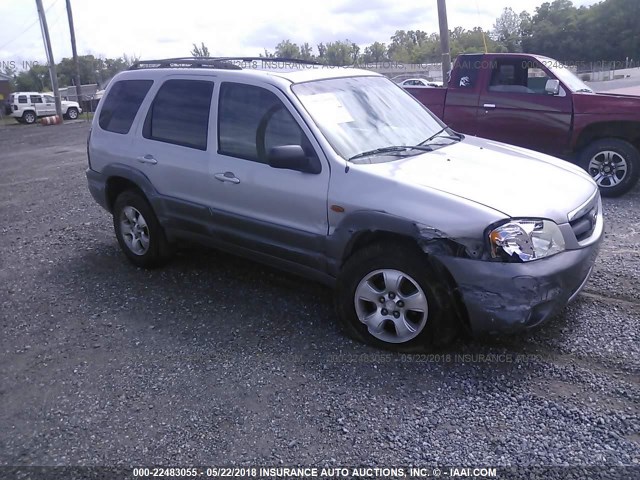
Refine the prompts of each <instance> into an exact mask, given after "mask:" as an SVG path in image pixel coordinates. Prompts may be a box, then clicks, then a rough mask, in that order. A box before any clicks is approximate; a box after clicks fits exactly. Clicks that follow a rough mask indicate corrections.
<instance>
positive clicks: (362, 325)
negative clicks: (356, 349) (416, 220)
mask: <svg viewBox="0 0 640 480" xmlns="http://www.w3.org/2000/svg"><path fill="white" fill-rule="evenodd" d="M451 301H452V300H451V294H450V292H449V291H448V289H447V288H446V285H445V282H444V281H443V279H442V278H441V277H440V275H439V272H438V269H437V268H435V266H434V265H432V264H431V262H430V261H429V260H428V258H427V256H426V254H424V253H423V252H421V251H419V250H418V248H417V246H415V245H412V244H410V243H408V242H407V243H406V244H404V243H402V242H399V243H398V244H390V243H377V244H374V245H371V246H368V247H365V248H364V249H362V250H360V251H358V252H356V253H355V254H354V255H353V256H352V257H351V258H349V259H348V260H347V262H346V263H345V265H344V267H343V269H342V272H341V274H340V276H339V278H338V283H337V290H336V307H337V310H338V318H339V320H340V323H341V325H342V327H343V330H344V331H345V333H347V335H349V336H350V337H352V338H354V339H355V340H359V341H362V342H365V343H368V344H370V345H373V346H375V347H378V348H384V349H388V350H394V351H399V352H416V351H421V350H424V349H426V348H428V347H430V346H432V345H434V344H436V343H437V344H439V345H442V344H443V343H447V342H448V341H450V340H451V338H452V337H453V336H454V335H452V332H455V327H454V325H455V318H454V317H453V316H451V317H450V316H449V314H450V313H452V312H453V311H454V309H453V308H451V305H450V303H451Z"/></svg>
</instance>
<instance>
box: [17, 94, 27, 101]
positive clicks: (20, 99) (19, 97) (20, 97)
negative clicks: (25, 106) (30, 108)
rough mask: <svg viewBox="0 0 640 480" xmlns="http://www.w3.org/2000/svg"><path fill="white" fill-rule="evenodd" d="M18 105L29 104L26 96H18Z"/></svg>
mask: <svg viewBox="0 0 640 480" xmlns="http://www.w3.org/2000/svg"><path fill="white" fill-rule="evenodd" d="M18 103H27V96H26V95H18Z"/></svg>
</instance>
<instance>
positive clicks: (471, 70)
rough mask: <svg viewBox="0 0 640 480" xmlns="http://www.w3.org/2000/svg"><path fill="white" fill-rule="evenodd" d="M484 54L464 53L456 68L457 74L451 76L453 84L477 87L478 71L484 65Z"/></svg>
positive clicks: (471, 87) (460, 86)
mask: <svg viewBox="0 0 640 480" xmlns="http://www.w3.org/2000/svg"><path fill="white" fill-rule="evenodd" d="M482 58H483V57H482V55H463V56H461V57H459V59H458V63H457V64H456V67H457V68H456V69H454V73H455V76H454V77H452V78H451V84H452V86H453V87H457V88H470V89H473V88H475V87H476V84H477V82H478V72H479V71H480V68H482V66H483V63H484V62H483V60H482Z"/></svg>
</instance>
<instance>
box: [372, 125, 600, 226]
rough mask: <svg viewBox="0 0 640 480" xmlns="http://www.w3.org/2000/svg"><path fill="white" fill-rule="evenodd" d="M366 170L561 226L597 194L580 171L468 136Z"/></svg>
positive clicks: (502, 210)
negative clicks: (570, 214) (371, 169)
mask: <svg viewBox="0 0 640 480" xmlns="http://www.w3.org/2000/svg"><path fill="white" fill-rule="evenodd" d="M369 167H371V168H373V169H374V170H376V172H377V173H378V174H381V175H385V176H386V177H387V178H389V177H390V178H392V179H393V180H396V181H397V182H401V183H410V184H419V185H421V186H424V187H427V188H430V189H436V190H440V191H443V192H445V193H448V194H451V195H455V196H458V197H462V198H465V199H467V200H470V201H473V202H476V203H479V204H482V205H485V206H487V207H489V208H492V209H494V210H498V211H500V212H502V213H504V214H505V215H506V216H508V217H535V218H549V219H551V220H554V221H555V222H556V223H558V224H560V223H566V222H567V221H568V213H569V212H571V211H572V210H574V209H575V208H577V207H578V206H580V205H582V204H583V203H584V202H585V201H586V200H587V199H588V198H590V197H591V196H592V195H593V193H594V192H595V190H596V189H597V186H596V184H595V182H594V181H593V180H592V179H591V177H590V176H589V175H588V174H587V173H586V172H585V171H583V170H582V169H580V168H579V167H577V166H575V165H573V164H571V163H569V162H565V161H564V160H559V159H557V158H554V157H551V156H548V155H544V154H542V153H538V152H533V151H531V150H526V149H524V148H519V147H514V146H511V145H506V144H503V143H499V142H494V141H490V140H484V139H479V138H475V137H468V136H467V137H466V138H465V139H464V140H462V141H460V142H457V143H455V144H452V145H449V146H446V147H442V148H440V149H438V150H435V151H433V152H427V153H424V154H421V155H415V156H411V157H408V158H404V159H401V160H397V161H391V162H385V163H378V164H374V165H370V166H369ZM378 169H380V170H378Z"/></svg>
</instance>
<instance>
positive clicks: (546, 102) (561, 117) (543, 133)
mask: <svg viewBox="0 0 640 480" xmlns="http://www.w3.org/2000/svg"><path fill="white" fill-rule="evenodd" d="M555 78H556V77H555V76H553V74H551V72H549V71H548V70H547V69H546V68H545V67H544V65H542V64H541V63H540V62H538V61H537V60H535V59H532V58H531V57H511V56H510V57H508V58H495V60H493V61H492V64H491V75H488V76H486V78H485V85H483V89H482V94H481V96H480V114H479V116H478V130H477V135H478V136H480V137H484V138H489V139H493V140H498V141H501V142H505V143H510V144H512V145H518V146H520V147H525V148H531V149H533V150H538V151H541V152H545V153H549V154H555V155H559V154H561V153H562V152H563V151H564V150H565V149H566V148H567V147H568V145H569V136H570V132H571V122H572V116H573V104H572V101H571V96H570V94H569V93H568V90H566V89H565V88H564V87H562V86H561V88H560V93H559V94H558V95H550V94H547V93H546V92H545V85H546V82H547V80H549V79H555Z"/></svg>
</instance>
